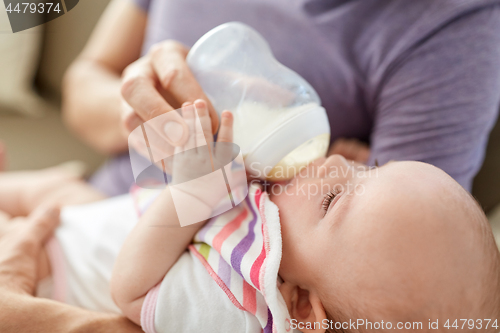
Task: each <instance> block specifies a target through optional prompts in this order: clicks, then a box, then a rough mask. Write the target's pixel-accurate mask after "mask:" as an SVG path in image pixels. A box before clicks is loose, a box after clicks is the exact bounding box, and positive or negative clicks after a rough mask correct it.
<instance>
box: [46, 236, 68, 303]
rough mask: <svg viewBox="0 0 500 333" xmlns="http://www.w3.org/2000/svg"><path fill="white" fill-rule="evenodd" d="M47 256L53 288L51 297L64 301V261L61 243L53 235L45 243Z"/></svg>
mask: <svg viewBox="0 0 500 333" xmlns="http://www.w3.org/2000/svg"><path fill="white" fill-rule="evenodd" d="M45 249H46V250H47V256H48V257H49V261H50V267H51V271H52V278H53V281H54V290H53V294H52V299H54V300H56V301H59V302H63V303H64V302H65V301H66V288H67V287H66V263H65V260H64V254H63V251H62V249H61V245H60V244H59V242H58V241H57V239H56V238H55V237H52V238H51V239H50V240H49V241H48V242H47V244H46V245H45Z"/></svg>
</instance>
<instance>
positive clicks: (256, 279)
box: [189, 185, 290, 333]
mask: <svg viewBox="0 0 500 333" xmlns="http://www.w3.org/2000/svg"><path fill="white" fill-rule="evenodd" d="M189 249H190V251H192V253H193V254H195V256H196V257H197V258H198V259H200V261H201V262H202V264H203V265H204V266H205V268H206V269H207V271H208V273H209V274H210V276H212V278H213V279H214V280H215V282H216V283H217V284H218V285H219V286H220V287H221V288H222V290H223V291H224V292H225V293H226V295H227V296H228V297H229V299H230V300H231V302H233V304H234V305H235V306H236V307H237V308H239V309H241V310H244V311H248V312H250V313H251V314H253V315H255V316H256V317H257V319H258V320H259V322H260V324H261V326H262V329H263V332H265V333H268V332H289V331H290V318H289V314H288V311H287V308H286V304H285V302H284V300H283V297H282V296H281V293H280V292H279V290H278V285H277V284H278V269H279V265H280V262H281V227H280V223H279V215H278V207H277V206H276V205H275V204H273V203H272V202H271V201H270V200H269V197H268V195H267V193H266V192H263V191H262V190H261V189H260V188H259V187H258V186H255V185H252V186H250V188H249V193H248V196H247V197H246V199H245V201H243V202H242V203H241V204H239V205H238V206H236V207H235V208H233V209H232V210H230V211H228V212H226V213H224V214H222V215H219V216H218V217H215V218H213V219H211V220H210V221H209V222H208V223H207V224H206V225H205V226H204V227H203V228H202V229H201V230H200V231H199V232H198V233H197V235H196V236H195V238H194V244H192V245H191V246H190V247H189Z"/></svg>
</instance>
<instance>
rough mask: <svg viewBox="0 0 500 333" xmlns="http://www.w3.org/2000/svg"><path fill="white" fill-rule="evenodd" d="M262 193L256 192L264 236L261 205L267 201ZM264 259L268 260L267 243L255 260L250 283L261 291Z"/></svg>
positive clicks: (262, 207) (264, 218)
mask: <svg viewBox="0 0 500 333" xmlns="http://www.w3.org/2000/svg"><path fill="white" fill-rule="evenodd" d="M262 193H263V192H262V191H260V190H259V191H258V192H256V196H255V204H256V206H257V208H258V210H259V214H260V216H261V218H262V234H263V235H264V223H265V220H266V217H265V212H264V204H262V205H261V203H263V202H264V200H265V197H266V196H265V195H262ZM264 259H266V249H265V242H263V244H262V251H261V252H260V254H259V256H258V257H257V259H256V260H255V262H254V263H253V265H252V268H251V270H250V281H252V283H253V285H254V286H255V287H256V288H257V289H259V290H260V271H261V267H262V264H263V263H264Z"/></svg>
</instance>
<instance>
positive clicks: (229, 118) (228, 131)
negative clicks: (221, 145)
mask: <svg viewBox="0 0 500 333" xmlns="http://www.w3.org/2000/svg"><path fill="white" fill-rule="evenodd" d="M217 142H233V114H232V113H231V112H230V111H227V110H226V111H224V112H222V114H221V125H220V129H219V135H218V136H217Z"/></svg>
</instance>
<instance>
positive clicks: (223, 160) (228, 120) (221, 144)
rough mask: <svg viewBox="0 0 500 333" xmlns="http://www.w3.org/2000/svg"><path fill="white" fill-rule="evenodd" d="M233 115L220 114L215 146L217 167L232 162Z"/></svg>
mask: <svg viewBox="0 0 500 333" xmlns="http://www.w3.org/2000/svg"><path fill="white" fill-rule="evenodd" d="M232 142H233V114H232V113H231V112H229V111H224V112H222V114H221V125H220V129H219V134H218V136H217V143H216V144H215V156H216V161H217V163H216V164H217V165H216V166H217V167H223V166H225V165H227V164H228V163H229V162H231V160H232V153H233V143H232Z"/></svg>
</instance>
